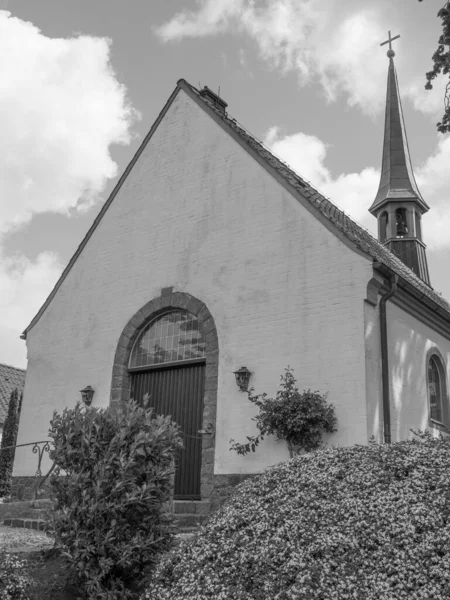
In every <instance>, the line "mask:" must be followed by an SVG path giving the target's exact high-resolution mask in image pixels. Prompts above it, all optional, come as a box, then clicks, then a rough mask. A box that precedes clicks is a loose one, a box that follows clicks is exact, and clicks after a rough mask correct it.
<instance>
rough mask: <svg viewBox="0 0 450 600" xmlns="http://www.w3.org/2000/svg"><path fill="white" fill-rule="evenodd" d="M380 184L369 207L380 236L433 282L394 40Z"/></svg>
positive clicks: (427, 280) (399, 255)
mask: <svg viewBox="0 0 450 600" xmlns="http://www.w3.org/2000/svg"><path fill="white" fill-rule="evenodd" d="M398 37H400V36H396V37H394V38H391V32H389V40H388V41H387V42H383V44H380V45H381V46H383V45H384V44H387V43H389V50H388V52H387V55H388V57H389V70H388V81H387V95H386V117H385V126H384V145H383V163H382V168H381V178H380V186H379V188H378V193H377V195H376V198H375V200H374V202H373V204H372V206H371V207H370V208H369V211H370V212H371V213H372V214H373V215H374V216H375V217H376V218H377V220H378V239H379V240H380V242H382V243H383V244H384V245H385V246H386V247H387V248H389V250H391V251H392V252H393V253H394V254H396V255H397V256H398V257H399V258H400V259H401V260H402V261H403V262H404V263H405V264H406V265H407V266H408V267H409V268H410V269H411V270H412V271H414V273H416V275H418V277H420V278H421V279H422V280H423V281H425V283H427V284H428V285H430V276H429V274H428V265H427V258H426V253H425V244H424V243H423V241H422V228H421V218H422V215H423V214H424V213H425V212H427V211H428V210H429V208H430V207H429V206H428V204H427V203H426V202H425V200H424V199H423V198H422V195H421V193H420V191H419V188H418V187H417V183H416V180H415V178H414V173H413V170H412V165H411V158H410V155H409V148H408V140H407V138H406V129H405V123H404V120H403V112H402V105H401V101H400V94H399V91H398V81H397V73H396V70H395V66H394V56H395V52H394V51H393V50H392V47H391V42H392V41H393V40H394V39H397V38H398Z"/></svg>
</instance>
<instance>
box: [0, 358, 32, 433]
mask: <svg viewBox="0 0 450 600" xmlns="http://www.w3.org/2000/svg"><path fill="white" fill-rule="evenodd" d="M25 374H26V371H25V370H24V369H17V368H16V367H10V366H9V365H2V364H0V423H4V422H5V420H6V416H7V414H8V405H9V399H10V397H11V392H12V391H13V390H14V389H15V388H17V389H18V390H19V393H20V392H22V391H23V388H24V386H25Z"/></svg>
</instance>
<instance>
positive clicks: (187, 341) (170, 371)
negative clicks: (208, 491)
mask: <svg viewBox="0 0 450 600" xmlns="http://www.w3.org/2000/svg"><path fill="white" fill-rule="evenodd" d="M205 355H206V343H205V339H204V336H203V334H202V333H201V332H200V331H199V322H198V319H197V317H196V316H195V315H193V314H192V313H189V312H187V311H186V310H181V309H178V310H174V309H171V310H169V311H168V312H166V313H163V314H162V315H160V316H159V317H156V319H154V320H153V321H151V322H150V323H149V324H148V325H147V326H146V327H145V328H144V329H143V331H142V332H141V333H140V335H139V337H138V338H137V340H136V342H135V343H134V346H133V349H132V351H131V355H130V361H129V365H128V372H129V374H130V384H131V386H130V390H131V391H130V398H133V399H134V400H136V401H137V402H139V404H141V403H142V400H143V398H144V395H145V394H148V395H149V401H148V402H149V403H148V406H151V407H152V408H153V409H154V410H155V413H156V414H162V415H170V416H171V418H172V420H173V421H175V422H176V423H178V425H179V426H180V428H181V431H182V433H183V441H184V448H183V450H181V451H180V452H179V453H178V456H177V460H176V463H177V465H176V466H177V468H176V472H175V489H174V499H175V500H189V499H192V500H200V498H201V496H200V469H201V440H202V438H201V435H200V434H199V431H200V430H201V428H202V420H203V395H204V383H205Z"/></svg>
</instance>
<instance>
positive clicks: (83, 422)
mask: <svg viewBox="0 0 450 600" xmlns="http://www.w3.org/2000/svg"><path fill="white" fill-rule="evenodd" d="M49 436H50V437H51V438H52V439H53V442H54V449H52V450H50V458H51V459H52V460H54V461H55V463H56V470H55V472H54V473H53V474H52V475H51V477H50V489H51V495H52V500H53V505H54V512H53V528H54V530H55V539H56V542H57V543H58V544H60V545H61V546H63V547H64V555H65V556H67V558H68V559H69V563H70V572H71V576H72V577H73V578H74V580H76V581H79V582H80V583H82V584H83V589H84V590H85V594H86V597H87V598H92V599H94V598H95V599H97V598H102V599H103V598H104V599H108V600H115V599H119V598H120V599H124V598H131V597H133V591H132V583H133V580H135V579H136V578H138V577H139V576H140V575H141V572H142V570H143V569H145V568H147V567H148V566H149V565H151V564H153V562H154V560H155V555H156V554H157V553H158V552H161V551H163V550H165V549H167V548H168V547H169V545H170V542H171V536H172V533H173V530H174V528H173V525H172V522H173V516H172V515H170V514H168V513H167V511H165V510H164V507H163V503H165V502H167V501H168V499H169V495H170V487H171V481H170V478H171V475H172V473H173V460H174V453H175V452H176V450H177V449H178V448H180V447H181V445H182V444H181V436H180V433H179V428H178V426H177V425H176V424H175V423H173V422H171V421H170V418H169V417H162V416H157V417H156V418H154V415H153V414H152V409H147V410H146V409H145V408H141V407H139V406H138V405H137V404H136V403H135V402H134V401H131V402H130V403H129V404H127V405H126V406H125V407H123V408H122V409H120V410H118V411H114V410H113V409H111V408H108V409H98V408H94V407H91V408H88V409H84V407H83V408H81V407H80V404H79V403H77V405H76V407H75V408H74V409H72V410H68V409H65V410H64V412H63V414H62V415H58V414H57V413H56V411H55V412H54V413H53V420H52V421H50V430H49ZM61 469H62V470H64V471H65V472H66V474H67V475H66V477H64V478H63V477H58V475H59V473H60V470H61Z"/></svg>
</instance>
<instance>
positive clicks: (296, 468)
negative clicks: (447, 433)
mask: <svg viewBox="0 0 450 600" xmlns="http://www.w3.org/2000/svg"><path fill="white" fill-rule="evenodd" d="M420 437H423V438H424V439H423V441H420V440H418V439H414V440H410V441H405V442H400V443H396V444H392V445H383V446H379V445H377V444H375V443H374V442H371V443H370V444H369V445H367V446H361V445H355V446H352V447H338V448H325V449H321V450H318V451H317V452H313V453H308V454H304V455H301V456H300V455H297V456H296V457H294V458H293V459H292V460H290V461H287V462H285V463H282V464H280V465H277V466H276V467H274V468H272V469H271V470H270V471H267V472H266V473H264V474H263V475H261V476H259V477H258V478H254V479H251V480H246V481H245V482H244V483H243V484H241V485H240V486H238V488H237V489H236V493H235V496H234V497H232V498H231V499H230V500H229V501H228V503H226V504H225V505H224V506H223V507H222V509H221V510H220V511H218V512H217V513H216V514H215V515H213V516H212V518H211V519H210V520H209V522H208V523H207V524H206V525H205V526H203V527H202V529H201V530H200V531H199V532H198V534H197V535H196V537H194V538H193V539H192V540H190V541H188V542H184V543H183V545H182V546H181V547H180V549H179V551H178V552H177V553H175V552H173V551H172V552H169V553H168V554H166V555H165V557H163V559H162V560H161V561H160V563H159V564H158V566H157V567H156V569H155V571H154V573H153V576H152V579H151V580H150V581H149V582H148V584H147V591H146V593H145V595H143V596H142V598H146V599H151V600H169V599H170V600H182V599H183V600H184V599H186V598H189V599H190V600H209V599H211V600H212V599H213V598H214V599H215V600H221V599H222V600H225V599H226V600H265V599H267V598H273V599H276V600H319V599H320V600H323V599H333V598H336V599H338V600H350V599H352V600H355V599H361V600H402V599H405V600H406V599H408V600H419V599H430V598H433V600H443V599H448V598H449V590H450V477H449V475H450V452H449V450H450V447H449V441H448V440H445V441H444V440H442V439H441V440H439V439H437V440H432V439H431V438H430V436H429V435H426V434H423V433H422V434H420Z"/></svg>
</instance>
